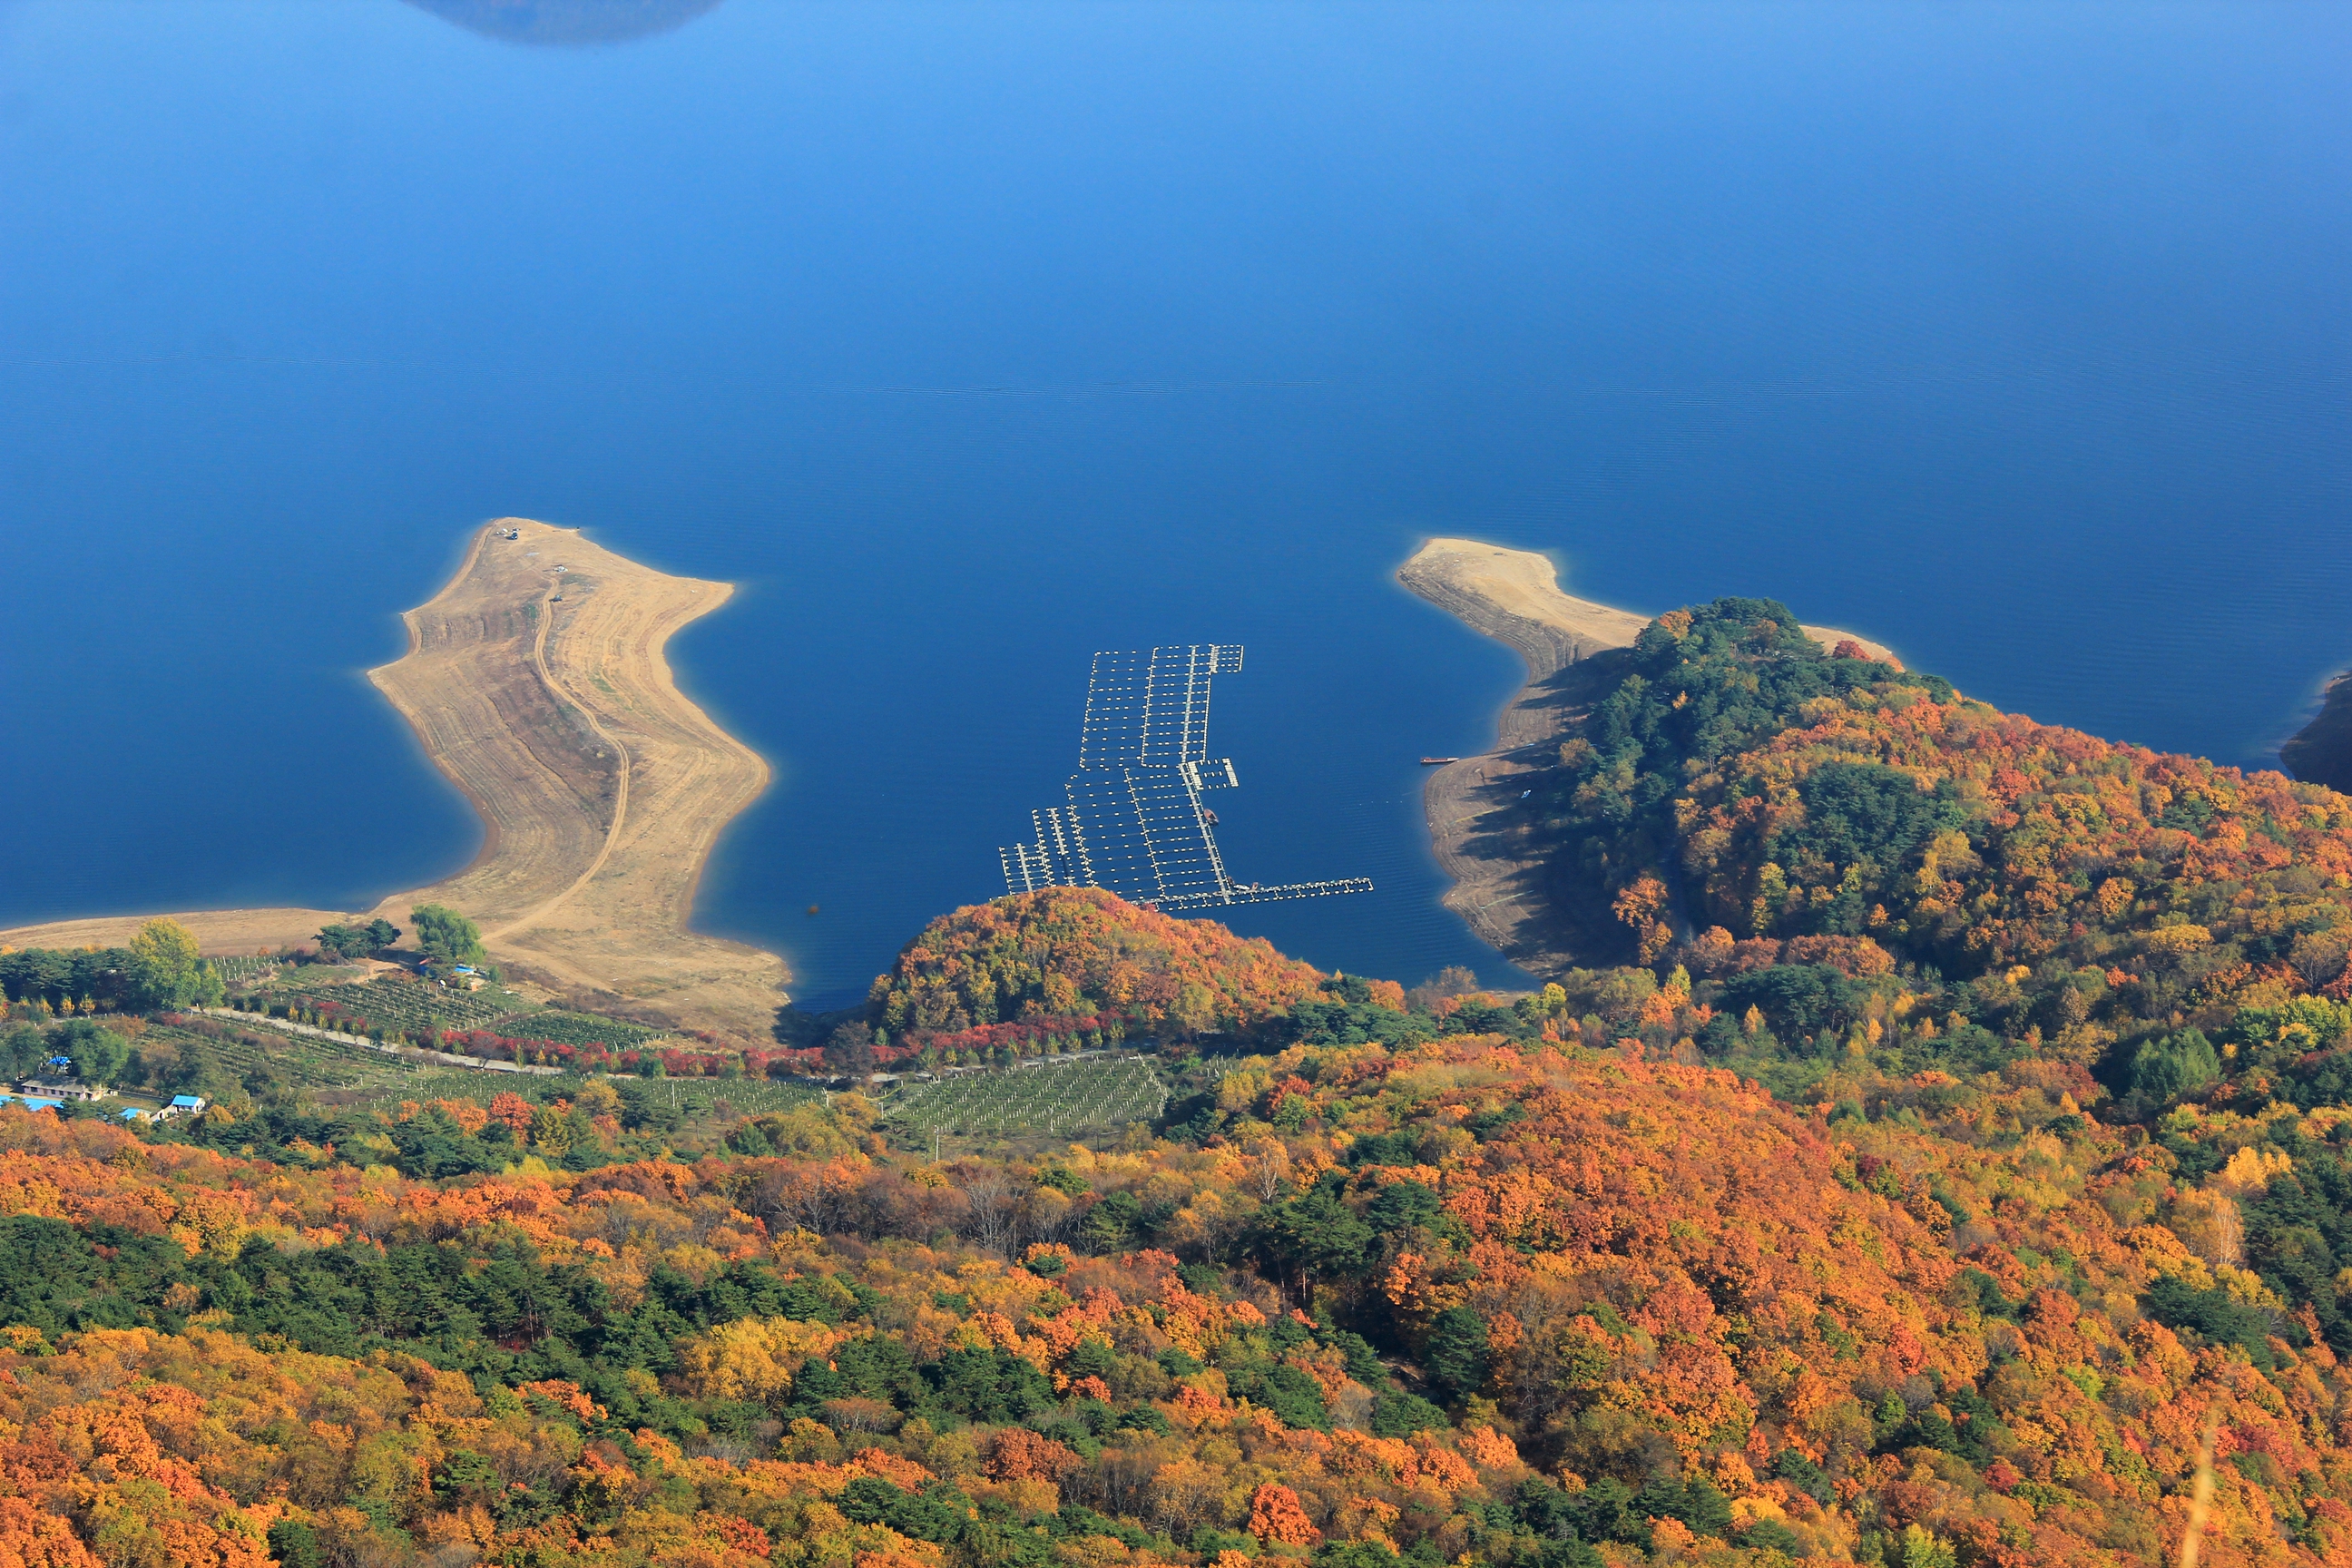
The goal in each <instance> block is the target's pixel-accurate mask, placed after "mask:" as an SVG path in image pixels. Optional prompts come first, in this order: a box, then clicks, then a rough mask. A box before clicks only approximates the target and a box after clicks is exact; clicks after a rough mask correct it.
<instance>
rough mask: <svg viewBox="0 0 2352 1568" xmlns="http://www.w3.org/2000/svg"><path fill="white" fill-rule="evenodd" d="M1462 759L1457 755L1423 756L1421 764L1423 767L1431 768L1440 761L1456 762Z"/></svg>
mask: <svg viewBox="0 0 2352 1568" xmlns="http://www.w3.org/2000/svg"><path fill="white" fill-rule="evenodd" d="M1461 760H1462V759H1461V758H1459V757H1423V758H1422V759H1421V765H1422V766H1423V767H1425V768H1433V767H1437V766H1439V765H1440V764H1442V763H1458V762H1460V761H1461Z"/></svg>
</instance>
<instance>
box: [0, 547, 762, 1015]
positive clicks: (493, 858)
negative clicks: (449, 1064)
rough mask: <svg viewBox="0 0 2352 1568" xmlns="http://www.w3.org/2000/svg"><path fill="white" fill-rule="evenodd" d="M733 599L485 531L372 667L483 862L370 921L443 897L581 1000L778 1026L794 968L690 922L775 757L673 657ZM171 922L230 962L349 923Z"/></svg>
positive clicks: (239, 915)
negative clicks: (396, 646) (730, 833)
mask: <svg viewBox="0 0 2352 1568" xmlns="http://www.w3.org/2000/svg"><path fill="white" fill-rule="evenodd" d="M508 529H513V530H515V531H518V532H519V533H520V538H519V539H516V540H512V541H509V540H508V539H506V538H505V537H504V533H505V531H507V530H508ZM558 566H562V567H564V568H565V570H564V571H562V572H561V573H558V572H557V571H556V570H555V568H556V567H558ZM731 592H732V590H731V589H730V586H729V585H728V584H724V583H704V582H698V581H696V580H694V579H691V578H685V577H672V576H669V575H667V574H664V573H660V572H656V571H654V570H652V569H651V568H650V567H646V566H641V565H639V564H637V563H635V562H633V561H629V560H627V559H625V558H624V557H622V556H619V555H615V554H614V553H613V552H610V551H608V550H605V549H604V548H602V547H601V546H598V545H595V544H592V543H590V542H588V541H586V540H584V539H583V538H581V537H580V535H579V534H578V533H577V532H576V531H572V530H568V529H558V528H554V527H551V526H550V525H548V524H546V523H543V522H534V521H530V520H528V519H522V518H502V519H500V520H499V521H497V522H494V523H491V524H489V525H488V526H487V527H485V528H484V529H483V530H482V531H481V532H480V533H479V534H478V535H477V537H476V539H475V542H474V545H473V548H472V550H471V551H469V552H468V553H467V557H466V561H465V563H464V564H463V565H462V566H460V567H459V568H458V570H457V575H456V576H455V577H453V578H452V579H451V580H450V582H449V584H448V585H447V586H446V587H444V588H443V589H442V590H441V592H440V593H438V594H436V595H434V597H433V598H432V600H431V601H430V602H428V603H426V604H425V605H420V606H418V607H417V608H416V609H414V610H411V611H409V612H408V614H407V615H406V616H404V617H403V618H404V620H405V621H406V622H407V625H408V632H409V652H408V653H407V654H406V655H405V656H404V657H403V658H400V659H398V660H396V661H395V662H394V663H392V664H388V665H385V666H383V668H380V669H374V670H371V671H369V679H372V680H373V681H374V682H375V684H376V686H377V687H378V688H379V689H381V690H382V691H383V694H384V695H385V697H386V698H388V699H389V700H391V701H392V703H393V705H394V707H395V708H397V709H399V710H400V711H401V713H402V715H403V716H404V717H405V718H406V719H407V720H408V721H409V723H410V724H411V725H413V726H414V727H415V730H416V732H417V735H418V737H419V739H421V740H422V741H423V742H424V744H425V751H426V752H427V753H428V754H429V755H431V757H432V758H433V760H434V762H435V763H436V765H438V766H439V767H440V768H441V770H442V772H444V773H446V774H447V775H448V776H449V778H450V779H451V780H452V781H453V782H454V783H456V784H457V787H458V788H459V789H461V790H463V791H464V792H465V794H466V795H467V798H468V799H469V800H471V801H472V802H473V804H474V807H475V809H476V810H477V811H478V812H479V813H480V815H481V817H482V821H483V825H484V828H485V834H484V838H483V844H482V848H481V852H480V853H479V854H478V856H476V858H475V859H474V862H473V864H471V865H470V866H467V868H465V869H464V870H462V871H460V872H459V873H457V875H456V876H454V877H451V878H449V879H446V880H444V881H441V882H436V883H435V884H433V885H432V886H430V887H425V888H418V889H411V890H409V891H406V892H401V893H395V894H394V895H393V896H391V897H389V898H387V899H385V900H383V902H382V903H380V904H379V905H378V906H377V907H376V909H375V910H373V911H372V912H373V913H378V914H382V915H383V916H384V917H385V918H386V919H388V920H392V921H397V922H399V923H400V924H402V925H406V924H407V921H408V911H409V910H410V908H411V907H412V906H414V905H415V904H417V903H420V902H425V901H432V902H437V903H446V904H448V905H450V906H452V907H454V908H456V909H457V910H460V911H462V912H463V913H465V914H467V915H469V916H471V917H472V918H473V919H474V920H476V921H478V922H480V924H481V927H482V930H483V933H484V939H485V943H486V945H487V946H488V949H489V951H490V955H491V957H492V958H493V959H494V960H495V961H497V962H498V963H500V964H502V965H505V966H507V967H508V968H509V969H510V970H511V971H513V972H514V973H518V974H519V975H520V976H522V977H523V978H526V979H530V980H534V981H537V982H539V983H540V984H544V985H546V986H548V987H550V988H551V989H552V990H555V991H558V992H561V993H563V994H568V995H571V996H572V997H574V998H576V999H578V1000H579V1001H581V1002H582V1003H584V1004H587V1005H597V1006H603V1007H607V1008H616V1009H620V1010H624V1011H626V1012H628V1013H631V1014H633V1015H635V1016H644V1017H646V1018H648V1019H651V1020H655V1021H661V1022H667V1023H671V1024H675V1025H677V1026H683V1027H691V1028H710V1029H720V1030H725V1031H728V1032H730V1033H733V1034H738V1035H755V1036H757V1035H764V1034H766V1033H767V1031H768V1029H769V1027H770V1026H771V1025H772V1022H773V1019H774V1015H775V1009H776V1008H777V1006H778V1005H781V1004H782V1002H783V1000H784V993H783V986H784V984H785V981H786V979H787V975H786V973H785V968H784V963H783V961H782V959H780V958H778V957H777V956H776V955H774V954H773V953H769V952H761V951H760V950H758V949H756V948H752V947H747V946H745V945H743V944H742V943H740V942H726V941H722V940H720V939H719V938H716V937H709V936H703V935H700V934H698V933H696V932H694V931H689V930H688V920H689V918H690V917H691V915H692V912H693V905H694V891H695V886H696V883H697V882H698V880H699V879H700V877H701V874H702V868H703V865H704V863H705V862H706V861H707V860H708V858H709V853H710V849H711V847H712V845H713V844H714V843H715V842H716V840H717V838H718V836H719V831H720V829H721V828H723V827H724V826H726V825H727V823H728V822H729V821H730V820H731V819H733V817H734V816H736V815H737V814H738V813H739V812H740V811H741V810H742V809H743V808H744V807H745V806H746V805H750V804H751V801H752V799H753V798H754V797H756V796H757V795H759V793H760V792H761V789H763V788H765V787H766V785H767V782H768V777H769V773H768V766H767V764H766V763H764V762H763V761H761V758H760V757H759V756H758V755H756V754H755V753H754V752H751V749H750V748H749V747H747V746H745V745H744V744H743V743H742V742H740V741H738V740H736V739H735V738H734V737H733V736H731V735H729V734H728V733H727V732H726V731H723V730H721V729H720V728H719V726H718V725H717V724H716V723H714V722H713V721H711V719H710V717H709V715H708V714H706V713H705V712H703V711H702V710H701V709H700V708H698V707H697V706H696V705H695V704H694V703H693V702H692V701H690V700H688V699H687V697H686V696H685V695H684V694H683V693H681V692H680V691H679V690H678V689H677V683H676V681H675V680H674V679H672V678H671V674H670V668H669V665H668V662H667V660H666V659H665V658H663V653H662V649H663V647H664V645H665V644H666V643H667V641H668V640H669V637H670V636H671V634H673V633H674V632H676V631H677V629H678V628H679V627H680V626H685V625H686V624H687V623H688V622H689V621H691V620H693V619H695V618H696V617H697V616H703V615H707V614H709V612H710V611H712V610H714V609H717V608H718V607H719V605H721V604H724V603H725V602H726V600H727V597H728V595H730V593H731ZM559 596H560V597H559ZM141 918H143V917H121V918H113V919H104V920H95V921H58V922H52V923H50V924H47V925H42V926H35V927H26V928H23V929H21V930H17V931H5V932H0V942H5V943H7V944H9V945H14V946H33V945H76V946H79V945H81V944H83V943H86V942H99V943H104V942H119V941H121V940H123V939H124V938H126V937H127V936H128V935H129V934H130V933H131V931H134V930H136V929H137V927H138V923H139V920H140V919H141ZM175 918H177V919H179V920H180V921H182V922H183V923H184V924H186V925H187V926H188V927H189V929H190V930H191V931H193V932H194V933H195V935H196V937H197V940H198V941H199V942H201V943H202V944H203V945H204V946H205V949H206V950H207V951H209V952H250V951H252V950H253V949H255V948H257V947H263V946H278V945H282V944H284V943H287V942H303V941H307V940H308V939H309V938H310V934H311V933H312V932H313V931H317V930H318V929H319V927H320V925H321V924H323V923H326V922H327V921H333V920H340V919H343V918H346V917H345V916H343V915H342V914H341V913H338V912H336V911H331V910H212V911H199V912H194V913H188V914H182V915H178V916H176V917H175Z"/></svg>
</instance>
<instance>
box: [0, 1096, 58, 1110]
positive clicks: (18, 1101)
mask: <svg viewBox="0 0 2352 1568" xmlns="http://www.w3.org/2000/svg"><path fill="white" fill-rule="evenodd" d="M0 1105H21V1106H23V1107H24V1108H25V1109H26V1110H56V1109H57V1108H58V1102H57V1101H56V1100H36V1099H34V1098H33V1097H32V1096H30V1095H24V1094H0Z"/></svg>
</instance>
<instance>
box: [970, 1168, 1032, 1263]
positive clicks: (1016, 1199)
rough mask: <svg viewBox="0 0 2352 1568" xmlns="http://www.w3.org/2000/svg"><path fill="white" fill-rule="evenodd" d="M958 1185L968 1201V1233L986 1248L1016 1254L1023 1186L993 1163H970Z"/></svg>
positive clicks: (1000, 1253)
mask: <svg viewBox="0 0 2352 1568" xmlns="http://www.w3.org/2000/svg"><path fill="white" fill-rule="evenodd" d="M958 1186H959V1187H960V1188H961V1191H962V1193H963V1199H964V1203H965V1205H966V1210H965V1217H964V1229H965V1232H966V1234H968V1235H969V1236H970V1237H971V1239H972V1240H973V1241H975V1242H977V1243H979V1245H980V1246H981V1247H982V1248H983V1249H984V1250H986V1251H989V1252H993V1253H995V1254H996V1255H997V1256H998V1257H1000V1258H1010V1257H1012V1255H1013V1236H1014V1234H1015V1233H1016V1232H1017V1231H1018V1230H1019V1229H1020V1221H1021V1190H1020V1189H1019V1188H1018V1187H1016V1186H1015V1185H1014V1184H1013V1180H1012V1178H1011V1177H1009V1176H1007V1175H1006V1174H1005V1173H1003V1171H1002V1170H1000V1169H998V1168H997V1167H995V1166H992V1165H976V1166H971V1167H968V1168H967V1169H966V1170H965V1172H964V1174H963V1180H962V1181H961V1182H960V1183H959V1184H958Z"/></svg>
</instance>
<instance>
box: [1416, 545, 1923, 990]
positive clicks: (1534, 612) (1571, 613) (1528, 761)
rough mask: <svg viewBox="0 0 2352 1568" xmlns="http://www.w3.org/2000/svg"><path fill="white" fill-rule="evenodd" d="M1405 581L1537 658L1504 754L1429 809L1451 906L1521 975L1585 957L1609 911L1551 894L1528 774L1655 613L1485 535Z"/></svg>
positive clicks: (1462, 767) (1439, 548) (1510, 712)
mask: <svg viewBox="0 0 2352 1568" xmlns="http://www.w3.org/2000/svg"><path fill="white" fill-rule="evenodd" d="M1397 581H1398V582H1400V583H1402V584H1404V586H1405V587H1407V588H1408V589H1410V590H1412V592H1413V593H1414V594H1416V595H1420V596H1421V597H1422V598H1424V599H1426V600H1428V601H1429V602H1430V603H1431V604H1433V605H1436V606H1437V607H1438V608H1440V609H1442V610H1445V611H1447V612H1449V613H1451V614H1453V615H1454V616H1459V617H1460V618H1461V619H1462V620H1463V621H1464V622H1465V623H1466V624H1467V625H1468V626H1471V627H1472V628H1473V629H1475V630H1476V631H1480V632H1483V633H1485V634H1486V636H1488V637H1493V638H1494V639H1495V640H1496V641H1497V642H1501V643H1505V644H1507V645H1508V646H1509V647H1512V648H1513V649H1515V650H1517V653H1518V655H1519V657H1520V658H1523V659H1525V660H1526V661H1527V666H1528V679H1527V684H1526V685H1524V686H1522V687H1520V688H1519V690H1518V693H1517V695H1516V696H1514V697H1513V698H1512V699H1511V700H1510V701H1509V702H1508V703H1507V704H1506V705H1505V707H1504V709H1503V711H1502V715H1501V718H1500V719H1499V721H1497V733H1496V742H1495V746H1494V749H1493V750H1492V751H1490V752H1487V753H1486V755H1485V756H1479V757H1465V758H1464V759H1463V760H1462V761H1460V762H1458V763H1447V764H1446V765H1445V766H1444V767H1441V768H1439V769H1437V770H1436V771H1435V772H1434V773H1432V774H1431V775H1430V779H1429V784H1428V785H1427V788H1426V790H1425V791H1424V793H1423V797H1422V804H1423V811H1424V813H1425V814H1426V815H1427V816H1428V818H1429V833H1430V838H1431V840H1432V842H1433V847H1435V850H1436V853H1437V859H1438V864H1439V865H1441V866H1443V867H1444V868H1445V874H1446V875H1447V876H1449V877H1451V878H1453V879H1454V887H1453V888H1452V889H1450V890H1449V891H1448V892H1447V893H1446V895H1445V900H1444V901H1445V905H1446V907H1447V908H1448V909H1451V910H1454V912H1455V913H1457V914H1459V915H1461V916H1462V918H1463V919H1464V920H1465V921H1468V922H1469V925H1470V928H1471V929H1472V930H1473V931H1476V932H1477V933H1478V935H1479V937H1480V938H1481V939H1483V940H1484V941H1486V942H1489V943H1491V944H1492V945H1493V946H1494V947H1495V948H1496V949H1497V950H1498V951H1499V952H1502V953H1503V954H1504V955H1505V956H1506V957H1507V958H1509V959H1511V960H1512V961H1513V962H1514V963H1517V964H1519V965H1520V966H1521V967H1522V968H1525V969H1527V970H1528V971H1529V972H1530V973H1536V974H1551V973H1559V971H1560V970H1563V969H1566V968H1568V967H1569V966H1570V964H1571V963H1573V962H1574V961H1575V949H1576V948H1577V947H1578V946H1579V945H1580V943H1579V941H1578V935H1579V932H1580V931H1581V930H1583V929H1586V928H1588V927H1590V926H1591V925H1593V924H1595V923H1597V922H1599V921H1606V920H1607V918H1608V911H1607V910H1563V909H1560V908H1558V907H1556V904H1555V900H1551V899H1549V898H1548V897H1547V896H1546V894H1545V889H1544V886H1543V869H1544V868H1543V862H1542V860H1541V858H1539V856H1538V851H1537V848H1536V846H1535V844H1534V841H1533V837H1532V834H1531V831H1530V826H1531V825H1530V824H1529V822H1528V820H1527V818H1526V816H1525V814H1524V813H1522V812H1520V811H1518V810H1517V809H1516V808H1517V806H1518V804H1519V797H1520V795H1522V793H1523V792H1525V791H1526V790H1527V789H1528V786H1529V784H1531V783H1532V782H1533V781H1532V780H1528V779H1523V778H1521V777H1519V775H1520V774H1522V773H1529V772H1531V771H1533V770H1534V769H1536V768H1538V767H1541V766H1544V765H1547V764H1549V763H1553V762H1556V761H1557V760H1558V758H1557V752H1556V742H1558V740H1559V737H1560V736H1561V735H1562V734H1563V733H1565V732H1566V731H1568V730H1569V729H1570V727H1571V726H1572V725H1575V724H1577V723H1579V722H1580V721H1582V720H1583V718H1584V716H1585V713H1586V712H1587V710H1588V709H1589V707H1590V703H1591V700H1592V698H1593V697H1594V696H1596V695H1598V694H1599V692H1600V691H1601V689H1605V688H1606V687H1607V686H1608V685H1609V684H1610V682H1611V680H1612V679H1613V674H1612V672H1611V671H1609V670H1608V669H1607V668H1605V666H1606V661H1604V663H1603V665H1601V666H1596V667H1595V669H1594V671H1593V675H1592V679H1591V680H1586V679H1583V678H1582V676H1583V672H1582V670H1581V668H1580V666H1581V665H1582V664H1583V662H1584V661H1585V660H1587V659H1590V658H1593V657H1594V656H1595V655H1597V654H1604V653H1607V652H1608V651H1609V650H1611V649H1613V648H1622V647H1632V646H1633V639H1634V638H1635V637H1639V636H1640V635H1641V631H1642V628H1643V626H1647V625H1649V624H1650V617H1649V616H1637V615H1635V614H1633V612H1631V611H1629V610H1620V609H1614V608H1612V607H1611V606H1610V605H1599V604H1595V603H1593V602H1592V601H1591V600H1590V599H1579V598H1575V597H1573V596H1571V595H1567V594H1563V593H1561V592H1560V588H1559V575H1558V574H1557V573H1556V572H1555V571H1554V569H1553V567H1552V563H1551V562H1550V561H1549V560H1548V559H1547V558H1545V557H1544V556H1541V555H1538V554H1537V553H1536V552H1533V551H1531V550H1506V549H1503V548H1502V547H1501V546H1499V545H1494V544H1487V543H1486V542H1482V541H1479V540H1475V539H1433V540H1431V541H1429V542H1427V543H1426V544H1423V546H1422V547H1421V549H1420V550H1419V551H1417V552H1414V554H1413V556H1412V559H1411V560H1410V561H1407V562H1406V563H1404V564H1403V565H1402V566H1401V567H1399V568H1398V569H1397ZM1805 631H1806V634H1807V635H1808V636H1810V637H1812V638H1813V640H1814V641H1816V642H1819V643H1821V644H1822V645H1823V646H1825V647H1827V646H1832V645H1834V644H1835V643H1836V642H1838V641H1839V640H1840V639H1841V638H1844V637H1853V633H1851V632H1842V631H1838V630H1836V629H1835V628H1833V627H1830V626H1807V627H1805ZM1853 640H1854V641H1856V642H1858V643H1860V644H1861V645H1862V647H1863V648H1864V651H1865V652H1867V653H1869V654H1870V655H1871V656H1872V657H1873V658H1892V657H1893V655H1891V654H1889V653H1888V652H1887V650H1886V649H1885V647H1881V646H1880V645H1879V644H1877V643H1874V642H1872V641H1870V640H1869V639H1868V638H1866V637H1853ZM1588 688H1591V689H1590V690H1588Z"/></svg>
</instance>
